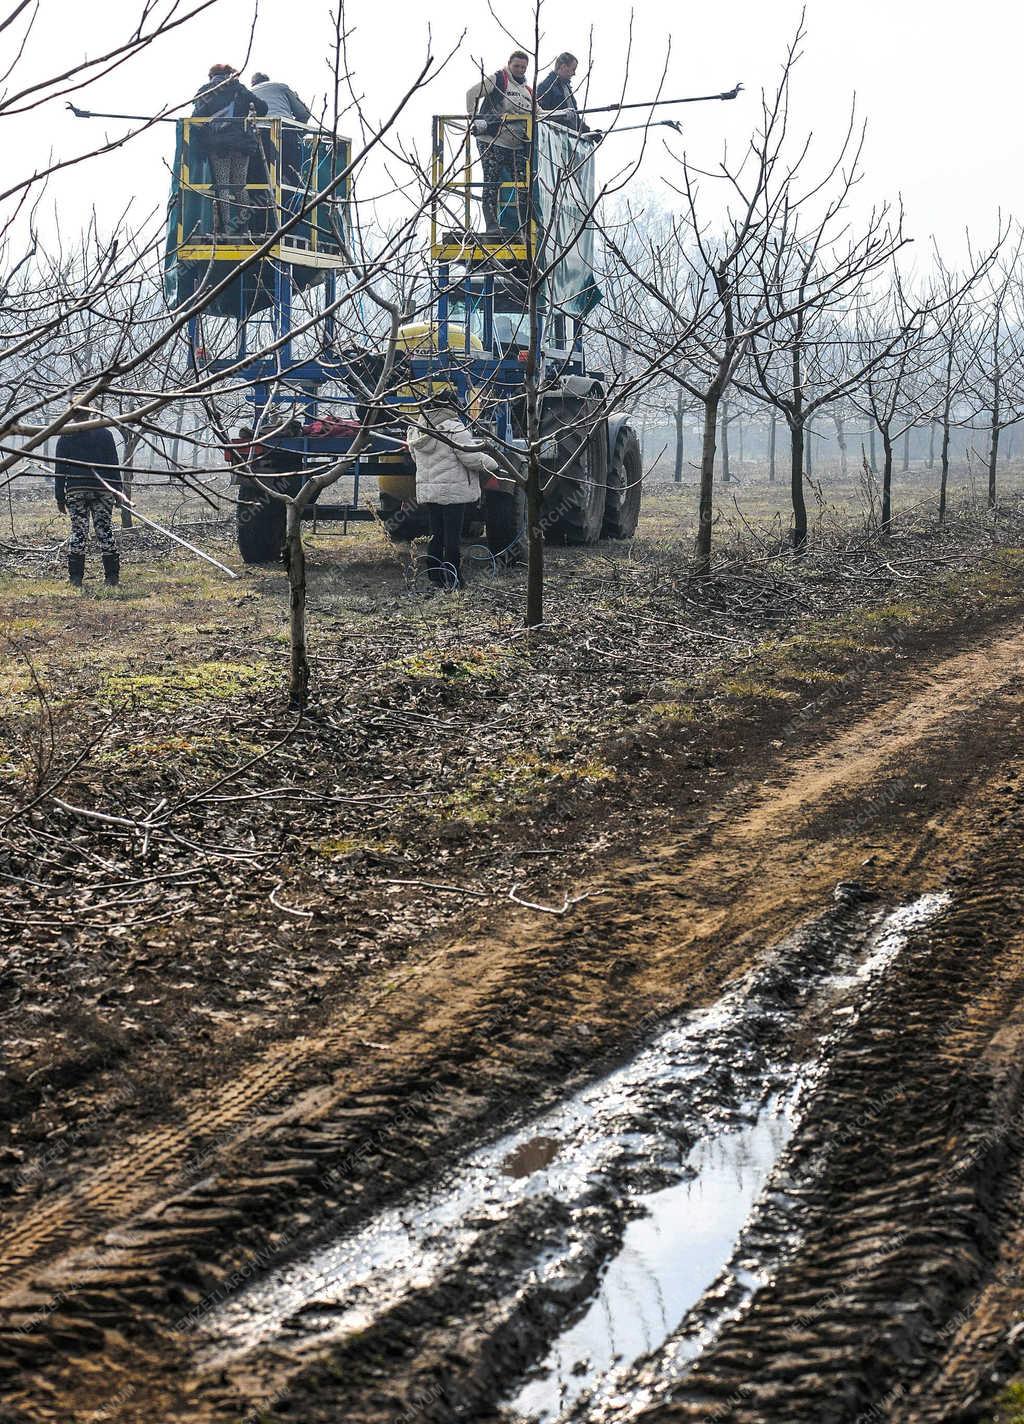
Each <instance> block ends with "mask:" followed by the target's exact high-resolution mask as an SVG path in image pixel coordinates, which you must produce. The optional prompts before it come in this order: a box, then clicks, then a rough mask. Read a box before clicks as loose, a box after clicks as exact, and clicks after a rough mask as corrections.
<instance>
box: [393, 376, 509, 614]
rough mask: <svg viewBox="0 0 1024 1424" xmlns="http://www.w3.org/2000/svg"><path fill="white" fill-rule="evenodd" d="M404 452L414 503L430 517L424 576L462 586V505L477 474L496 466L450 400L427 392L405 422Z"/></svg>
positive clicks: (475, 489)
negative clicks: (412, 470)
mask: <svg viewBox="0 0 1024 1424" xmlns="http://www.w3.org/2000/svg"><path fill="white" fill-rule="evenodd" d="M408 442H409V451H410V453H411V455H412V457H413V460H414V461H415V463H416V503H417V504H418V505H420V506H421V507H422V508H424V509H426V511H427V516H428V518H429V520H430V543H429V544H428V545H427V577H428V578H429V579H430V582H431V583H433V584H436V585H437V586H438V587H439V588H448V589H451V588H462V587H463V583H462V558H461V545H462V522H463V519H464V517H465V513H466V506H467V504H474V503H475V502H476V500H477V499H478V497H479V495H480V475H481V474H494V473H496V472H497V470H498V468H499V466H498V463H497V461H496V460H495V459H494V457H493V456H491V455H487V454H485V453H484V451H482V450H480V449H479V448H473V447H475V446H476V447H478V446H479V444H480V441H479V437H478V436H476V435H475V434H474V433H473V431H472V430H470V428H469V426H468V425H467V424H466V422H465V420H464V419H463V417H462V416H461V415H460V413H459V410H458V408H457V406H456V405H455V404H454V401H453V400H452V399H450V398H448V397H446V396H444V395H435V396H432V397H431V400H430V404H429V405H427V406H424V407H423V408H422V409H421V411H420V413H419V415H418V416H417V417H416V421H415V423H414V424H412V425H410V426H409V432H408Z"/></svg>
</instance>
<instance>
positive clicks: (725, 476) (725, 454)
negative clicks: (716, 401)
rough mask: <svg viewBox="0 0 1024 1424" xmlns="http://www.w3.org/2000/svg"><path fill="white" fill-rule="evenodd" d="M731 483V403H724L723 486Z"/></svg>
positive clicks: (725, 401)
mask: <svg viewBox="0 0 1024 1424" xmlns="http://www.w3.org/2000/svg"><path fill="white" fill-rule="evenodd" d="M728 483H729V402H728V401H727V400H724V401H723V402H722V484H723V485H727V484H728Z"/></svg>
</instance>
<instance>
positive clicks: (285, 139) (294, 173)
mask: <svg viewBox="0 0 1024 1424" xmlns="http://www.w3.org/2000/svg"><path fill="white" fill-rule="evenodd" d="M252 93H253V94H255V95H256V98H257V99H262V100H263V102H264V103H265V104H266V106H267V115H266V116H267V118H268V119H283V120H284V123H283V124H282V125H281V130H282V138H281V147H282V150H283V151H282V154H281V157H282V158H283V160H284V169H285V175H284V176H285V181H286V182H288V183H294V184H296V185H297V184H298V182H299V180H300V178H301V175H302V135H301V133H300V132H299V130H298V129H297V128H296V127H295V125H296V124H308V123H309V121H310V119H311V118H312V117H313V115H312V113H311V112H310V110H309V109H308V108H307V107H306V105H305V104H304V103H303V102H302V100H301V99H300V98H299V96H298V94H296V92H295V90H294V89H293V88H292V87H291V85H290V84H282V83H281V82H280V81H279V80H272V79H271V78H270V76H269V75H267V74H262V73H259V72H257V73H256V74H254V75H253V76H252Z"/></svg>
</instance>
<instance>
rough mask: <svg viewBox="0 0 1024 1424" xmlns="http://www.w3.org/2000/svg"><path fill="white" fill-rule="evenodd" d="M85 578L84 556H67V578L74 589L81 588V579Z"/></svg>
mask: <svg viewBox="0 0 1024 1424" xmlns="http://www.w3.org/2000/svg"><path fill="white" fill-rule="evenodd" d="M84 577H85V555H84V554H69V555H68V578H69V579H70V581H71V583H72V584H74V586H75V588H81V587H82V579H83V578H84Z"/></svg>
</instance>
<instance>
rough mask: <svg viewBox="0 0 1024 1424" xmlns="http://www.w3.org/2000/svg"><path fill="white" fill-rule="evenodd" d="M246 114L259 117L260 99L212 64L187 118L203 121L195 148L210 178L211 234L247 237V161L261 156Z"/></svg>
mask: <svg viewBox="0 0 1024 1424" xmlns="http://www.w3.org/2000/svg"><path fill="white" fill-rule="evenodd" d="M250 111H252V112H253V113H255V114H256V116H257V117H258V118H262V117H263V115H264V114H266V112H267V103H266V100H265V99H260V98H257V96H256V95H255V94H253V93H251V92H250V91H249V90H248V89H247V88H246V87H245V85H244V84H242V83H241V81H240V80H239V78H238V74H237V73H236V71H235V70H233V69H232V68H231V65H230V64H215V65H213V67H212V68H211V69H210V78H209V80H208V82H207V83H206V84H204V85H203V87H202V88H201V89H200V91H199V93H198V94H197V95H196V97H195V103H194V104H193V106H192V117H193V118H194V119H206V120H207V122H206V123H205V124H201V125H198V126H197V127H198V137H197V139H196V145H197V148H198V149H199V152H200V153H201V154H202V155H203V156H204V157H205V158H207V159H208V160H209V163H210V170H211V172H212V175H213V191H214V204H213V228H214V232H217V233H221V234H230V235H232V236H235V237H243V236H247V235H248V233H249V230H250V226H251V217H250V212H249V205H248V202H247V200H246V181H247V179H248V177H249V160H250V158H259V157H260V154H261V149H260V146H259V135H258V133H257V132H256V131H255V129H253V128H252V127H251V126H250V125H249V124H248V123H247V122H246V121H247V119H248V117H249V113H250Z"/></svg>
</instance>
